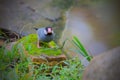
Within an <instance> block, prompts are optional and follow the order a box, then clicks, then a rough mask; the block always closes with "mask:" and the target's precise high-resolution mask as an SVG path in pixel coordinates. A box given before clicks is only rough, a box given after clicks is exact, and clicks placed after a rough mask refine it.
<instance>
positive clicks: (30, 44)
mask: <svg viewBox="0 0 120 80" xmlns="http://www.w3.org/2000/svg"><path fill="white" fill-rule="evenodd" d="M37 40H38V39H37V34H30V35H28V36H26V37H23V38H22V39H20V40H19V41H18V43H19V44H23V46H24V48H25V50H26V51H28V53H29V54H31V55H41V54H46V55H52V56H57V55H60V54H61V53H62V51H61V50H60V49H58V48H57V47H58V46H57V45H56V44H55V42H54V41H51V42H49V43H43V45H42V48H37ZM48 45H50V46H52V47H53V48H49V47H48Z"/></svg>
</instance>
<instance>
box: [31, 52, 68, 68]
mask: <svg viewBox="0 0 120 80" xmlns="http://www.w3.org/2000/svg"><path fill="white" fill-rule="evenodd" d="M30 58H31V60H32V62H33V63H35V64H42V63H45V64H47V65H50V66H54V65H56V64H59V63H60V64H62V63H61V61H64V60H66V59H67V57H66V56H65V55H64V54H61V55H58V56H48V55H40V56H32V55H31V56H30ZM63 65H64V64H63Z"/></svg>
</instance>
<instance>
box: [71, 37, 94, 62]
mask: <svg viewBox="0 0 120 80" xmlns="http://www.w3.org/2000/svg"><path fill="white" fill-rule="evenodd" d="M72 42H73V44H74V45H75V46H76V47H77V49H76V50H75V52H77V53H79V54H81V55H82V56H83V57H85V58H86V59H87V60H88V61H91V59H92V56H90V55H89V54H88V52H87V50H86V49H85V47H84V46H83V45H82V43H81V42H80V40H79V39H78V38H77V37H76V36H73V39H72Z"/></svg>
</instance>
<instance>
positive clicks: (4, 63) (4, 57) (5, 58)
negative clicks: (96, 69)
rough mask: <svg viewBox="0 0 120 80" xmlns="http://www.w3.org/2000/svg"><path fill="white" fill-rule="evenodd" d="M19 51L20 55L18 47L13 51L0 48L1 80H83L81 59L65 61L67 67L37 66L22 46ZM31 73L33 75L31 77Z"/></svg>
mask: <svg viewBox="0 0 120 80" xmlns="http://www.w3.org/2000/svg"><path fill="white" fill-rule="evenodd" d="M19 49H20V50H21V51H20V53H18V48H17V47H13V48H12V50H11V51H8V50H6V49H5V48H0V54H1V55H0V58H1V59H0V79H1V80H43V79H44V80H81V77H82V72H83V71H84V67H83V65H82V64H81V61H79V59H77V58H73V59H69V60H66V61H64V63H65V64H66V66H61V65H55V66H48V65H46V64H41V65H35V64H33V63H32V62H31V60H30V58H29V57H27V56H25V54H24V53H23V52H24V51H23V50H22V46H19ZM29 66H31V68H30V69H29ZM31 72H33V74H31V75H30V73H31Z"/></svg>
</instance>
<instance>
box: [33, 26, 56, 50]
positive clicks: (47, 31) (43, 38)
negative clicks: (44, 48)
mask: <svg viewBox="0 0 120 80" xmlns="http://www.w3.org/2000/svg"><path fill="white" fill-rule="evenodd" d="M34 29H36V30H37V35H38V41H37V47H38V48H41V45H40V43H41V42H50V41H52V40H53V38H54V36H55V34H54V31H53V29H52V27H45V28H38V29H37V28H34Z"/></svg>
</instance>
